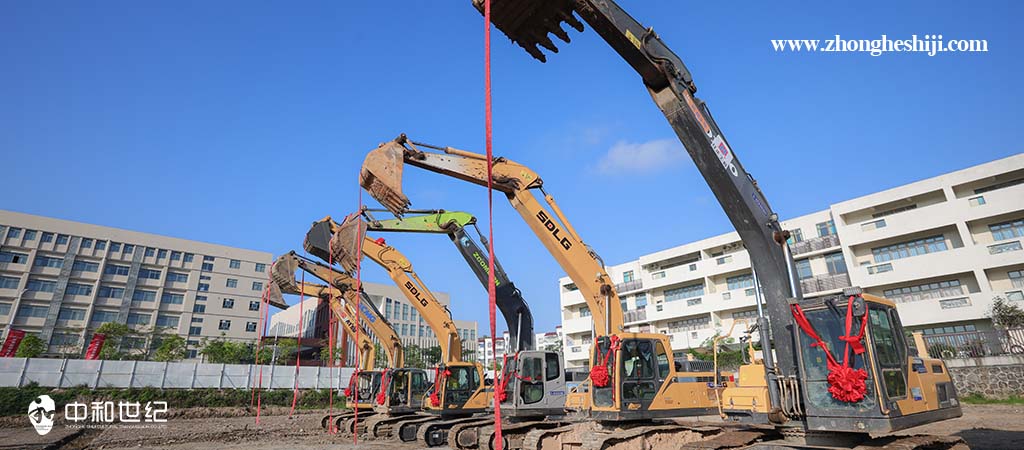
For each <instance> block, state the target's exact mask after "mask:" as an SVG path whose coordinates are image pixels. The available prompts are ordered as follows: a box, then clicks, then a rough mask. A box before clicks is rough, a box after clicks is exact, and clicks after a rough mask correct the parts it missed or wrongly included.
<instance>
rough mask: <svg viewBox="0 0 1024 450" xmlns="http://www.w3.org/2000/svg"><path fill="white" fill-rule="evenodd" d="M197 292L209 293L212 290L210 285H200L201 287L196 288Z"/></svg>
mask: <svg viewBox="0 0 1024 450" xmlns="http://www.w3.org/2000/svg"><path fill="white" fill-rule="evenodd" d="M196 290H197V291H199V292H206V291H209V290H210V285H209V284H208V283H199V286H198V287H196Z"/></svg>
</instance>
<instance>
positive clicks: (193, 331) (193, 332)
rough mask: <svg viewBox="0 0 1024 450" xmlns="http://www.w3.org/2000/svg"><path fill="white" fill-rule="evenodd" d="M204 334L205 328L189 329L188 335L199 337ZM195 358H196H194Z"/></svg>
mask: <svg viewBox="0 0 1024 450" xmlns="http://www.w3.org/2000/svg"><path fill="white" fill-rule="evenodd" d="M202 333H203V327H188V335H189V336H199V335H200V334H202ZM192 351H193V352H194V351H195V350H192ZM194 357H195V356H193V358H194Z"/></svg>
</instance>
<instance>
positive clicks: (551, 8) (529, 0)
mask: <svg viewBox="0 0 1024 450" xmlns="http://www.w3.org/2000/svg"><path fill="white" fill-rule="evenodd" d="M574 4H575V1H574V0H491V23H493V24H494V26H495V27H497V28H498V29H499V30H501V32H502V33H505V36H508V38H509V39H511V40H512V42H515V43H516V44H519V46H520V47H522V48H523V50H526V52H527V53H529V54H530V56H533V57H534V58H537V59H538V60H540V62H547V58H546V57H545V56H544V53H543V52H542V51H541V50H540V48H538V47H544V48H546V49H548V50H549V51H551V52H552V53H558V47H556V46H555V43H554V42H552V41H551V38H550V37H548V34H553V35H555V36H556V37H558V38H559V39H561V40H562V41H564V42H565V43H569V35H568V34H567V33H566V32H565V30H563V29H562V22H565V23H567V24H569V26H571V27H573V28H575V29H576V31H583V23H582V22H580V21H579V20H578V19H576V17H575V16H573V5H574ZM473 6H474V7H476V9H477V10H478V11H480V14H483V13H484V1H483V0H473Z"/></svg>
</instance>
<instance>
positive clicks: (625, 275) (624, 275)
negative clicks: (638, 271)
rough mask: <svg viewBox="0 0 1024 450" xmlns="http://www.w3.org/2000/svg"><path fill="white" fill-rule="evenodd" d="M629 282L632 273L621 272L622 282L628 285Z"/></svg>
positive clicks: (629, 271)
mask: <svg viewBox="0 0 1024 450" xmlns="http://www.w3.org/2000/svg"><path fill="white" fill-rule="evenodd" d="M630 281H633V271H632V270H627V271H625V272H622V282H623V283H629V282H630Z"/></svg>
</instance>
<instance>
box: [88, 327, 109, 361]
mask: <svg viewBox="0 0 1024 450" xmlns="http://www.w3.org/2000/svg"><path fill="white" fill-rule="evenodd" d="M106 340H107V335H105V334H103V333H96V334H94V335H92V341H89V348H88V349H87V350H86V351H85V359H100V350H102V349H103V342H104V341H106Z"/></svg>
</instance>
